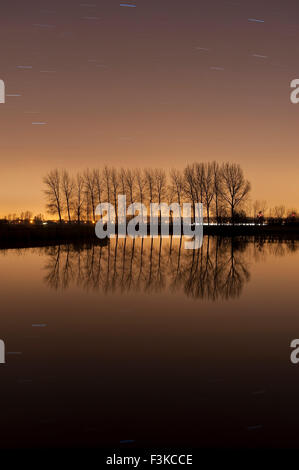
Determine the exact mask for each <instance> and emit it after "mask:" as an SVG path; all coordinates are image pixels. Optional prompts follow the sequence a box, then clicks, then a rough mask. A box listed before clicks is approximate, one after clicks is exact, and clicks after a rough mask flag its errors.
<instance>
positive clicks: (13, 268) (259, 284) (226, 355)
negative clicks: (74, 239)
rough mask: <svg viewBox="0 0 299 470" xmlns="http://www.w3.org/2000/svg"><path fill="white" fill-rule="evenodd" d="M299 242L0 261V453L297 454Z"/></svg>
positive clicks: (71, 250) (155, 245) (1, 257)
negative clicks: (140, 449)
mask: <svg viewBox="0 0 299 470" xmlns="http://www.w3.org/2000/svg"><path fill="white" fill-rule="evenodd" d="M298 266H299V242H296V241H292V242H285V241H284V242H282V241H269V240H264V241H261V240H253V239H243V240H234V242H232V241H231V240H230V239H220V238H215V237H205V238H204V244H203V247H202V248H201V249H200V250H198V251H191V250H185V249H184V240H180V239H176V240H175V239H173V240H172V241H170V240H169V239H160V238H158V239H155V240H152V239H149V238H148V239H145V240H143V241H141V240H140V239H138V240H135V242H134V241H132V240H131V239H127V240H118V241H116V240H111V242H110V244H109V245H108V246H102V247H100V246H76V247H73V246H55V247H47V248H29V249H20V250H6V251H1V252H0V295H1V307H0V309H1V316H0V338H1V339H3V340H4V342H5V348H6V363H5V364H1V365H0V396H1V401H0V416H1V430H0V447H36V448H37V447H53V446H55V447H59V446H61V447H65V446H67V447H74V446H76V447H88V446H90V447H95V446H99V447H102V446H105V445H111V446H114V447H117V446H119V445H123V444H120V442H121V441H134V442H133V443H132V444H130V445H133V446H144V447H147V446H155V445H159V446H164V447H165V446H167V445H171V446H172V447H173V446H189V447H200V448H202V447H244V446H245V447H288V446H290V447H294V446H295V447H299V434H298V422H299V407H298V396H299V364H298V365H294V364H292V363H291V362H290V353H291V349H290V342H291V340H292V339H294V338H299V309H298V304H299V302H298V301H299V294H298V291H299V289H298V274H299V268H298Z"/></svg>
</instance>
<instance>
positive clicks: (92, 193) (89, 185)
mask: <svg viewBox="0 0 299 470" xmlns="http://www.w3.org/2000/svg"><path fill="white" fill-rule="evenodd" d="M84 184H85V190H86V197H87V198H88V201H89V205H90V207H91V211H92V220H93V221H95V218H96V215H95V209H96V190H97V188H96V181H95V178H94V172H91V171H90V170H89V169H87V170H86V171H85V173H84Z"/></svg>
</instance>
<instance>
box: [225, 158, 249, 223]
mask: <svg viewBox="0 0 299 470" xmlns="http://www.w3.org/2000/svg"><path fill="white" fill-rule="evenodd" d="M221 173H222V178H223V187H222V190H221V195H222V198H223V199H224V200H225V201H226V203H227V204H228V206H229V208H230V213H231V220H232V223H233V224H234V220H235V211H236V208H237V207H238V206H239V205H240V204H241V202H243V201H245V200H246V198H247V196H248V194H249V192H250V189H251V185H250V183H249V181H248V180H246V179H245V177H244V173H243V170H242V168H241V167H240V165H237V164H236V163H224V164H223V165H222V169H221Z"/></svg>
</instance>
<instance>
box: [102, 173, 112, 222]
mask: <svg viewBox="0 0 299 470" xmlns="http://www.w3.org/2000/svg"><path fill="white" fill-rule="evenodd" d="M103 181H104V188H105V193H106V198H107V199H106V202H108V203H110V201H111V170H110V168H108V167H107V166H105V168H104V170H103ZM108 218H109V219H110V206H109V209H108Z"/></svg>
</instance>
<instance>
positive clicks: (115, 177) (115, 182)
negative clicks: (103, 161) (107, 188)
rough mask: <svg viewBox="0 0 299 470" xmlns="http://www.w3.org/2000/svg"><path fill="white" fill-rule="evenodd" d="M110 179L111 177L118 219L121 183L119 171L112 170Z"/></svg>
mask: <svg viewBox="0 0 299 470" xmlns="http://www.w3.org/2000/svg"><path fill="white" fill-rule="evenodd" d="M110 177H111V186H112V195H113V201H114V209H115V216H116V217H117V196H118V188H119V183H120V182H119V177H118V173H117V170H116V169H115V168H112V169H111V172H110Z"/></svg>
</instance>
